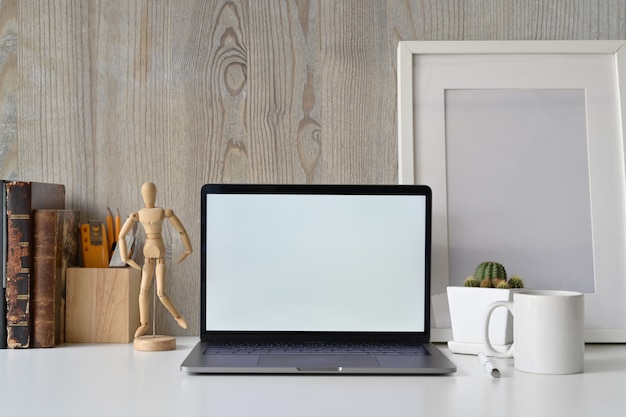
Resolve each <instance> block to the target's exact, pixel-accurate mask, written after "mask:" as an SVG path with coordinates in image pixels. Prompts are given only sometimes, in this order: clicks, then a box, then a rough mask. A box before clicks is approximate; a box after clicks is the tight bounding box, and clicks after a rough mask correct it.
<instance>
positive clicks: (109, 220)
mask: <svg viewBox="0 0 626 417" xmlns="http://www.w3.org/2000/svg"><path fill="white" fill-rule="evenodd" d="M106 221H107V244H108V249H109V255H110V254H111V251H112V250H113V242H114V240H113V213H112V212H111V209H110V208H108V207H107V217H106Z"/></svg>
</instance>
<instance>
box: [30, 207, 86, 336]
mask: <svg viewBox="0 0 626 417" xmlns="http://www.w3.org/2000/svg"><path fill="white" fill-rule="evenodd" d="M79 225H80V212H79V211H78V210H35V211H33V253H32V256H33V263H32V265H33V268H32V274H31V297H30V305H31V320H32V335H31V347H54V346H55V345H58V344H60V343H63V342H64V341H65V338H64V334H65V282H66V279H65V274H66V271H67V268H68V267H72V266H78V228H79Z"/></svg>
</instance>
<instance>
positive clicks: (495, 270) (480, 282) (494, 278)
mask: <svg viewBox="0 0 626 417" xmlns="http://www.w3.org/2000/svg"><path fill="white" fill-rule="evenodd" d="M463 285H464V286H465V287H482V288H524V281H522V279H521V278H520V276H519V275H513V276H511V278H510V279H508V280H507V276H506V269H505V268H504V266H503V265H502V264H499V263H498V262H493V261H488V262H481V263H480V264H479V265H478V266H477V267H476V270H475V271H474V276H469V277H467V278H466V279H465V281H464V282H463Z"/></svg>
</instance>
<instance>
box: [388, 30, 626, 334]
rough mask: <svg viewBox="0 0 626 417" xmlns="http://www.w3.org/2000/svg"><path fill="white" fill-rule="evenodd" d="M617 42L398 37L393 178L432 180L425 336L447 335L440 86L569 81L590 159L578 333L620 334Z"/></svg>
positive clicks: (623, 216)
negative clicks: (579, 104)
mask: <svg viewBox="0 0 626 417" xmlns="http://www.w3.org/2000/svg"><path fill="white" fill-rule="evenodd" d="M624 45H626V41H424V42H422V41H402V42H400V43H399V45H398V56H397V59H398V61H397V63H398V69H397V71H398V84H397V87H398V93H397V97H398V182H399V183H400V184H416V183H419V184H427V185H429V186H430V187H431V188H432V189H433V233H432V239H433V253H432V263H431V274H432V284H431V289H432V296H433V302H432V305H433V311H432V313H433V314H432V315H431V316H432V317H433V319H432V320H431V321H432V326H431V327H432V339H433V341H441V342H445V341H448V340H452V337H451V330H450V328H449V326H450V324H449V316H447V314H448V307H447V298H446V296H445V292H446V287H447V286H448V285H449V284H450V275H449V273H450V270H449V258H448V255H449V246H448V243H449V242H448V233H449V230H448V222H449V219H448V189H447V188H448V185H447V175H448V174H447V173H448V172H452V171H448V170H450V169H454V167H450V166H447V162H446V142H447V138H446V117H447V116H446V104H445V96H446V91H451V90H476V91H480V90H510V91H519V90H528V89H537V90H555V91H562V90H573V89H576V90H582V91H584V97H585V103H584V105H585V109H586V116H587V120H586V128H587V131H586V141H587V144H586V145H587V152H588V154H587V158H588V159H587V164H588V165H587V166H585V165H584V164H583V165H581V166H580V167H579V169H580V170H587V171H585V172H586V173H587V174H588V181H589V187H588V194H589V196H588V199H589V201H590V206H591V208H590V209H589V213H590V214H589V215H590V219H589V220H590V224H591V232H590V234H591V236H592V238H591V242H589V243H590V246H591V248H592V249H591V252H592V255H591V256H592V259H593V266H592V269H593V277H592V280H593V291H592V292H589V293H586V294H585V338H586V341H587V342H597V343H603V342H607V343H611V342H619V343H623V342H626V243H625V242H626V171H625V166H624V159H625V152H624V137H623V135H624V132H626V126H625V122H626V102H625V99H626V52H625V51H624V48H623V47H624ZM595 80H600V82H599V83H596V81H595ZM470 139H471V138H470ZM507 157H509V158H515V156H514V155H513V156H511V155H508V156H507ZM457 214H458V212H457ZM483 260H490V259H483ZM472 272H473V271H468V275H471V273H472ZM457 278H458V277H457ZM529 287H530V286H529ZM553 289H559V288H553Z"/></svg>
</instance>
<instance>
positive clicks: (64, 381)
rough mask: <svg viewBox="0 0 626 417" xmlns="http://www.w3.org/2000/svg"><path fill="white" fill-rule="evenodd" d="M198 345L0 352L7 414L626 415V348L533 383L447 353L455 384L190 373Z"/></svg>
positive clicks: (595, 350) (506, 367)
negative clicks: (185, 368) (184, 366)
mask: <svg viewBox="0 0 626 417" xmlns="http://www.w3.org/2000/svg"><path fill="white" fill-rule="evenodd" d="M197 340H198V339H197V338H192V337H183V338H179V339H178V340H177V349H176V350H174V351H169V352H137V351H135V350H133V345H132V343H131V344H121V345H119V344H117V345H116V344H111V345H91V344H72V345H62V346H58V347H55V348H52V349H28V350H0V378H2V379H1V380H0V415H2V416H13V415H14V416H20V417H30V416H47V415H66V416H80V417H84V416H133V417H139V416H151V417H160V416H290V417H296V416H297V417H300V416H438V417H441V416H481V417H488V416H497V417H503V416H507V417H511V416H524V417H530V416H532V417H538V416H550V417H553V416H568V417H572V416H593V417H595V416H600V415H624V413H625V412H626V345H624V344H617V345H587V347H586V352H585V372H584V373H583V374H578V375H565V376H553V375H534V374H526V373H523V372H519V371H515V370H514V369H513V367H512V360H511V359H505V360H501V359H494V362H495V363H496V364H497V365H498V367H499V368H500V370H501V372H502V377H501V378H500V379H492V378H490V377H489V376H488V375H487V374H486V373H485V371H484V370H483V368H482V367H481V366H480V364H479V362H478V359H477V358H476V357H475V356H467V355H455V354H451V353H450V352H449V351H448V350H447V348H446V347H445V345H443V344H442V345H439V346H440V347H441V349H442V350H443V351H444V352H445V353H446V354H447V355H448V356H450V357H451V358H452V360H453V361H454V363H455V364H456V365H457V368H458V371H457V373H456V374H453V375H451V376H419V377H416V376H304V375H302V376H266V375H261V376H259V375H256V376H222V375H189V374H186V373H183V372H181V371H180V370H179V369H180V368H179V366H180V363H181V362H182V361H183V359H184V357H185V356H186V355H187V353H188V352H189V351H190V350H191V348H192V347H193V345H194V344H195V343H196V342H197Z"/></svg>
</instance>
